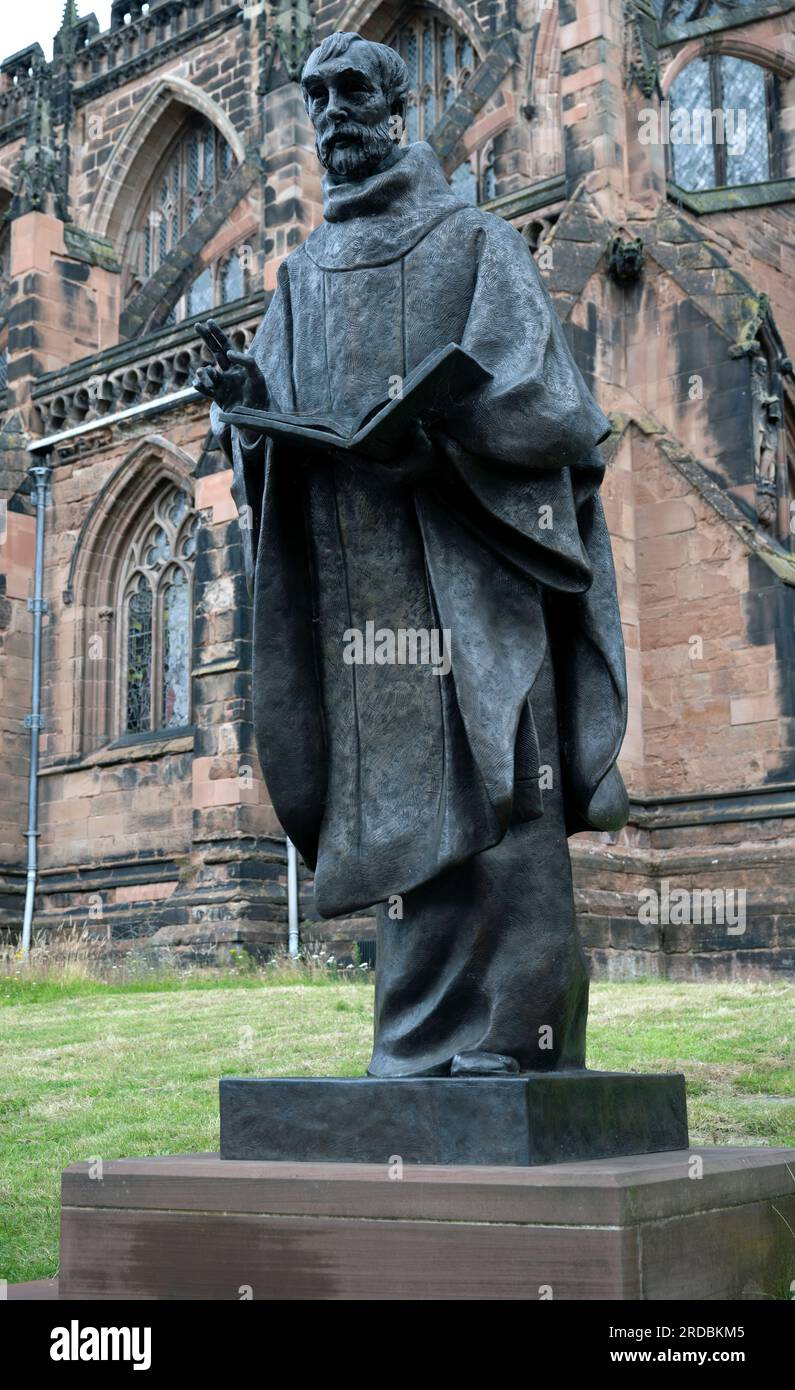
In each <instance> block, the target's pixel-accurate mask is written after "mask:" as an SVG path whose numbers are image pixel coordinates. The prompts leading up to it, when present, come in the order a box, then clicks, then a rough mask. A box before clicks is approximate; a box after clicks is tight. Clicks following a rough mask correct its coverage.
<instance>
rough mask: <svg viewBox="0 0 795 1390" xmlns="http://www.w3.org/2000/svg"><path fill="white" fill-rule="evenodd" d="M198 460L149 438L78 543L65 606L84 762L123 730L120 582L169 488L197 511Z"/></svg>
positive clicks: (118, 474)
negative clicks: (70, 613)
mask: <svg viewBox="0 0 795 1390" xmlns="http://www.w3.org/2000/svg"><path fill="white" fill-rule="evenodd" d="M195 471H196V462H195V460H194V459H193V458H191V456H190V454H187V453H186V452H185V451H184V450H183V449H180V448H178V447H177V446H176V445H175V444H172V443H171V442H170V441H169V440H167V439H165V438H163V436H162V435H157V434H153V435H148V436H147V437H146V438H144V439H141V440H140V441H139V442H138V444H137V445H136V446H135V448H134V449H133V450H132V451H131V452H130V453H129V454H128V455H127V457H126V458H125V459H123V460H122V462H121V463H120V464H119V465H118V467H117V468H116V469H114V471H113V473H112V474H111V476H110V477H109V478H108V480H107V482H106V483H105V484H104V486H103V487H102V488H101V489H100V491H99V493H98V494H97V497H96V499H95V500H94V503H93V505H92V507H91V509H90V511H89V512H88V514H87V516H86V518H85V520H84V522H83V525H82V527H81V529H80V532H79V535H78V537H77V540H76V542H75V548H74V551H73V554H72V560H71V563H70V567H69V574H68V578H67V586H66V588H65V590H64V595H63V598H64V603H65V604H66V605H67V606H72V605H74V608H75V612H74V632H75V648H74V654H75V661H74V672H75V689H74V726H73V749H74V754H75V755H76V756H78V757H80V756H86V755H87V754H89V753H93V752H95V751H96V750H97V749H99V748H100V747H102V746H103V745H104V744H106V743H108V742H109V741H110V740H112V739H113V738H114V737H116V736H117V735H118V733H119V732H120V730H119V728H118V711H119V695H118V688H119V682H118V677H119V638H120V634H119V631H118V627H119V624H118V609H119V602H120V594H119V584H120V582H122V583H125V582H126V581H127V578H128V577H129V576H128V571H129V553H130V547H131V544H132V541H133V539H134V538H135V537H136V535H137V534H138V533H139V532H140V531H141V527H142V525H143V524H144V521H145V518H146V517H147V516H148V514H149V513H150V512H151V513H152V514H153V515H154V509H155V504H156V502H157V499H158V498H159V497H160V496H161V495H162V494H163V493H164V492H165V491H168V490H169V489H177V490H178V491H179V492H180V493H183V494H184V495H185V496H186V498H187V499H188V501H189V504H190V507H191V508H193V506H194V500H195V494H194V476H195Z"/></svg>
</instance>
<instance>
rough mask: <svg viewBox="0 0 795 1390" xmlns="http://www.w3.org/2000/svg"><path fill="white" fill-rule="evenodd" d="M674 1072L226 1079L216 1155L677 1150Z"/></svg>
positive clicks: (379, 1159) (533, 1156) (332, 1159)
mask: <svg viewBox="0 0 795 1390" xmlns="http://www.w3.org/2000/svg"><path fill="white" fill-rule="evenodd" d="M687 1142H688V1134H687V1105H686V1101H685V1079H684V1077H683V1076H674V1075H671V1076H665V1075H654V1074H648V1075H642V1074H638V1073H636V1072H597V1071H569V1072H567V1071H549V1072H529V1073H526V1074H525V1075H523V1076H503V1077H495V1076H488V1077H456V1078H451V1077H441V1076H435V1077H428V1078H423V1079H413V1078H412V1079H404V1080H381V1079H373V1078H370V1077H356V1078H354V1079H351V1080H347V1079H343V1078H320V1077H317V1078H316V1077H300V1078H297V1077H284V1078H281V1077H240V1078H237V1077H225V1078H224V1079H223V1080H222V1081H221V1157H222V1158H229V1159H240V1158H243V1159H259V1160H276V1161H282V1160H284V1161H287V1162H294V1161H299V1162H307V1163H387V1162H389V1160H390V1159H391V1157H392V1156H393V1155H396V1156H398V1157H399V1158H400V1159H401V1160H402V1161H403V1163H444V1164H458V1163H466V1164H469V1163H474V1164H503V1163H506V1164H522V1163H532V1164H537V1163H567V1162H571V1161H572V1160H575V1159H590V1158H615V1157H617V1156H618V1155H620V1154H639V1153H660V1152H663V1151H665V1150H668V1149H684V1148H686V1147H687Z"/></svg>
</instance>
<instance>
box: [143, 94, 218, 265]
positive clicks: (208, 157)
mask: <svg viewBox="0 0 795 1390" xmlns="http://www.w3.org/2000/svg"><path fill="white" fill-rule="evenodd" d="M234 162H235V159H234V154H233V153H232V149H231V146H230V145H228V144H227V142H226V140H224V138H223V136H222V135H221V133H220V131H218V130H216V128H215V126H214V125H211V123H210V122H209V121H206V120H204V119H203V118H201V117H195V118H192V119H191V121H190V122H189V124H187V125H186V126H184V127H183V129H182V131H181V132H180V134H179V135H177V137H176V139H175V140H174V141H173V143H172V144H171V146H170V147H169V149H168V151H167V153H166V155H165V156H164V158H163V159H162V160H161V161H160V164H159V166H158V168H157V169H156V170H155V173H154V176H153V178H152V181H151V183H150V185H149V189H148V191H147V194H146V196H145V197H144V199H143V201H142V204H141V207H140V208H139V211H138V217H137V219H136V223H135V227H134V230H133V237H132V241H131V255H130V262H131V264H132V267H133V273H134V279H133V288H135V286H136V284H137V285H140V284H142V283H143V282H144V281H146V280H148V279H149V277H150V276H151V275H154V273H155V271H156V270H157V268H158V266H160V265H161V264H162V262H163V261H164V260H165V259H166V257H167V256H168V255H169V254H170V253H171V252H172V251H173V250H174V247H175V246H176V245H177V242H178V241H179V240H180V238H181V237H183V236H184V235H185V233H186V232H187V230H188V228H189V227H190V226H191V225H192V223H194V222H195V221H196V218H197V217H198V216H199V215H200V213H201V212H202V210H203V209H204V207H205V206H206V205H207V203H209V202H210V201H211V200H212V199H213V198H214V197H215V195H216V193H217V192H218V190H219V188H220V186H221V184H222V183H223V182H224V180H225V179H227V178H228V177H229V175H230V174H231V172H232V169H233V167H234Z"/></svg>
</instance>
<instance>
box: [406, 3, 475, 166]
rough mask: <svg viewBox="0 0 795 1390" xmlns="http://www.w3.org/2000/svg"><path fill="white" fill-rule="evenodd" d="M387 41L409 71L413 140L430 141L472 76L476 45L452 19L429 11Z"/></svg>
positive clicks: (409, 123) (409, 119)
mask: <svg viewBox="0 0 795 1390" xmlns="http://www.w3.org/2000/svg"><path fill="white" fill-rule="evenodd" d="M387 42H388V43H389V44H390V45H391V47H392V48H395V49H397V51H398V53H399V54H400V56H401V57H402V58H403V60H404V62H405V64H406V66H407V68H408V70H409V81H410V84H411V90H410V91H409V99H408V109H407V111H406V127H407V132H408V137H409V140H411V141H414V140H427V139H428V136H429V135H430V133H431V131H432V130H433V128H434V126H435V125H436V122H437V121H438V120H439V119H440V117H441V116H442V115H443V114H444V112H445V111H446V110H447V108H448V106H452V104H453V102H454V101H455V99H456V97H457V96H458V94H459V92H460V91H461V89H462V87H463V86H464V83H465V82H466V81H467V78H469V77H471V75H472V72H473V70H474V68H475V65H476V59H475V53H474V50H473V48H472V44H471V43H470V41H469V39H468V38H467V37H466V35H465V34H462V33H461V32H460V31H459V30H458V29H456V28H454V27H453V26H452V25H451V24H450V23H449V21H447V20H445V19H443V18H439V17H438V16H436V15H433V14H429V13H427V12H425V11H418V12H417V13H416V14H415V15H413V16H412V17H411V18H409V19H408V20H406V21H404V22H403V23H402V24H400V25H399V26H398V28H397V29H396V30H395V31H394V33H393V34H392V36H391V38H389V39H388V40H387Z"/></svg>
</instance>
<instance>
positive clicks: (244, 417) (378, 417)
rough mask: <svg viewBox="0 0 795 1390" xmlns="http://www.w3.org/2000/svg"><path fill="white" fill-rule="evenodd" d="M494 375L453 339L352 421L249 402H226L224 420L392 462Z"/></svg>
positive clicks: (279, 437)
mask: <svg viewBox="0 0 795 1390" xmlns="http://www.w3.org/2000/svg"><path fill="white" fill-rule="evenodd" d="M227 355H228V354H227ZM490 379H491V374H490V373H489V372H487V371H486V370H485V368H484V367H481V365H480V363H479V362H477V361H476V360H475V359H474V358H473V357H471V356H470V355H469V353H467V352H465V351H464V349H463V348H461V347H460V346H459V345H458V344H456V343H449V344H448V345H447V347H445V348H441V349H439V351H437V352H434V353H431V354H430V355H429V356H428V357H426V358H425V360H424V362H422V363H420V365H419V367H417V368H416V370H415V371H413V372H412V373H411V374H410V375H409V376H408V377H407V378H406V380H405V381H404V382H403V385H402V389H401V390H400V392H399V393H398V394H396V395H395V396H393V397H392V398H391V399H387V400H384V399H383V398H382V399H381V400H376V401H374V402H372V403H371V404H370V405H369V406H368V407H367V409H366V410H365V411H364V413H363V414H362V415H361V416H360V417H359V419H358V421H355V422H353V423H350V422H349V423H347V424H346V425H344V426H340V425H339V424H338V423H337V422H336V421H334V420H332V419H330V418H328V417H325V416H318V415H298V414H282V413H279V412H278V411H272V410H267V409H265V410H263V409H260V408H257V407H253V406H249V405H247V404H236V405H233V406H232V407H231V408H224V407H222V409H221V421H222V423H223V424H225V425H234V426H237V428H238V429H243V430H246V431H248V432H251V433H256V432H259V433H260V434H265V435H269V436H270V437H271V438H273V439H277V440H282V441H285V442H288V443H290V442H292V443H299V442H303V443H305V444H310V445H315V446H316V447H320V448H325V449H330V450H333V451H338V450H339V451H343V452H351V453H358V454H362V455H364V456H365V457H367V458H371V459H375V460H378V461H383V462H385V463H388V462H389V461H390V460H393V459H395V458H397V457H400V455H401V453H402V451H403V449H404V448H405V441H406V438H407V437H408V438H409V440H411V439H412V438H414V442H415V444H419V443H420V442H421V440H420V437H419V436H418V435H417V429H418V427H419V428H420V429H421V434H422V435H423V437H425V438H427V436H425V432H424V429H423V428H422V427H424V426H430V427H432V426H433V423H434V422H435V421H440V420H441V419H443V417H444V415H445V413H446V412H447V411H449V410H450V408H451V407H452V406H454V405H457V404H458V403H459V402H460V401H461V400H463V399H464V397H466V396H468V395H469V394H470V392H472V391H473V390H475V389H476V388H477V387H478V386H482V385H483V384H484V383H485V382H487V381H489V380H490Z"/></svg>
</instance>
